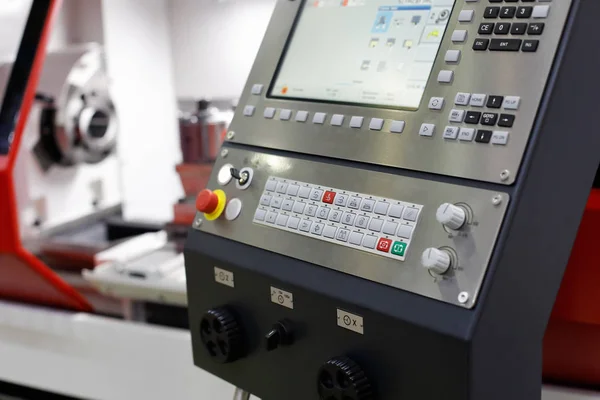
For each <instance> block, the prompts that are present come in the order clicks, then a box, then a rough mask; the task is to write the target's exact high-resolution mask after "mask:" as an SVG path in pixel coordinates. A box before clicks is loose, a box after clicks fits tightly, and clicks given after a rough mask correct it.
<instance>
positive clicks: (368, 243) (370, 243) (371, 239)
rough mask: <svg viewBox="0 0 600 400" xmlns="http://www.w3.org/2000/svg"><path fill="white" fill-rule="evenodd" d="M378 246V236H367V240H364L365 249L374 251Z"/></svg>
mask: <svg viewBox="0 0 600 400" xmlns="http://www.w3.org/2000/svg"><path fill="white" fill-rule="evenodd" d="M376 244H377V236H373V235H367V236H365V238H364V239H363V243H362V245H363V247H366V248H367V249H374V248H375V245H376Z"/></svg>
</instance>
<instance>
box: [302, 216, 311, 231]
mask: <svg viewBox="0 0 600 400" xmlns="http://www.w3.org/2000/svg"><path fill="white" fill-rule="evenodd" d="M311 226H312V221H311V220H309V219H303V220H302V222H300V230H301V231H302V232H309V231H310V227H311Z"/></svg>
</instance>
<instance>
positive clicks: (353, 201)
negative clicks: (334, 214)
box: [348, 197, 362, 210]
mask: <svg viewBox="0 0 600 400" xmlns="http://www.w3.org/2000/svg"><path fill="white" fill-rule="evenodd" d="M361 201H362V198H360V197H350V201H349V202H348V208H353V209H355V210H358V207H360V203H361Z"/></svg>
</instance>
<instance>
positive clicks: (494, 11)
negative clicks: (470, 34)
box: [483, 7, 500, 18]
mask: <svg viewBox="0 0 600 400" xmlns="http://www.w3.org/2000/svg"><path fill="white" fill-rule="evenodd" d="M498 15H500V7H486V8H485V11H484V13H483V18H498Z"/></svg>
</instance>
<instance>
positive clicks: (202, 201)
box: [196, 189, 219, 214]
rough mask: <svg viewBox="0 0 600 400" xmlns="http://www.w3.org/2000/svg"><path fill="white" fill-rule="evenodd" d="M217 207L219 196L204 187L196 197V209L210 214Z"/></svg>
mask: <svg viewBox="0 0 600 400" xmlns="http://www.w3.org/2000/svg"><path fill="white" fill-rule="evenodd" d="M217 207H219V196H217V194H216V193H215V192H213V191H212V190H210V189H204V190H203V191H201V192H200V193H198V196H197V197H196V209H197V210H198V211H200V212H203V213H206V214H210V213H212V212H214V211H215V210H216V209H217Z"/></svg>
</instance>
